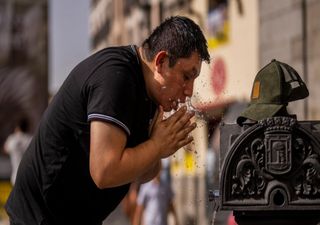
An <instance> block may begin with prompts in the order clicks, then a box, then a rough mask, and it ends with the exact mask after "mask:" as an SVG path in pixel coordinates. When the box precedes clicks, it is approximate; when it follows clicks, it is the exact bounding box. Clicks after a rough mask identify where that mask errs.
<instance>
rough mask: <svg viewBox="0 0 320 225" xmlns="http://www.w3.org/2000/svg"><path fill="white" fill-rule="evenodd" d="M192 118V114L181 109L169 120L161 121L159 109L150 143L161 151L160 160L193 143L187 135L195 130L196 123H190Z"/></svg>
mask: <svg viewBox="0 0 320 225" xmlns="http://www.w3.org/2000/svg"><path fill="white" fill-rule="evenodd" d="M193 116H194V113H193V112H187V108H186V107H182V108H180V109H179V110H178V111H177V112H175V113H174V114H173V115H172V116H170V117H169V118H167V119H163V109H162V107H161V106H160V107H159V111H158V113H157V115H156V119H155V120H154V124H153V126H152V129H151V135H150V141H152V142H153V143H154V145H155V146H156V148H157V149H158V150H159V151H161V152H160V156H161V158H166V157H168V156H170V155H172V154H174V153H175V152H176V151H177V150H178V149H179V148H181V147H183V146H185V145H187V144H189V143H190V142H192V141H193V137H192V136H190V135H189V134H190V132H191V131H193V130H194V129H195V128H196V123H191V118H192V117H193Z"/></svg>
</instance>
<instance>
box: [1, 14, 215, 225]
mask: <svg viewBox="0 0 320 225" xmlns="http://www.w3.org/2000/svg"><path fill="white" fill-rule="evenodd" d="M209 60H210V55H209V53H208V49H207V42H206V40H205V38H204V35H203V33H202V31H201V30H200V28H199V26H198V25H197V24H195V23H194V22H193V21H192V20H190V19H188V18H186V17H181V16H175V17H170V18H168V19H166V20H165V21H164V22H163V23H161V24H160V25H159V26H158V27H157V28H156V29H155V30H154V31H153V32H152V33H151V35H150V36H149V37H148V38H147V39H146V40H145V41H144V42H143V44H142V46H140V47H138V46H134V45H130V46H117V47H109V48H105V49H102V50H100V51H98V52H96V53H95V54H93V55H92V56H89V57H88V58H87V59H85V60H84V61H82V62H81V63H79V64H78V65H77V66H76V67H75V68H74V69H73V70H72V71H71V73H70V74H69V76H68V77H67V79H66V80H65V82H64V83H63V85H62V86H61V88H60V90H59V91H58V92H57V94H56V95H55V96H54V98H53V99H52V101H51V102H50V104H49V106H48V108H47V110H46V112H45V113H44V115H43V117H42V120H41V122H40V124H39V128H38V131H37V133H36V135H35V138H34V141H33V142H32V143H31V145H30V147H29V148H28V150H27V151H26V152H25V154H24V157H23V159H22V161H21V163H20V168H19V170H18V174H17V179H16V184H15V186H14V188H13V190H12V192H11V194H10V196H9V198H8V201H7V203H6V210H7V212H8V215H9V217H10V222H11V224H12V225H17V224H19V225H21V224H46V225H54V224H55V225H65V224H67V225H70V224H86V225H87V224H90V225H97V224H101V223H102V221H103V220H104V219H105V218H106V217H107V216H108V215H109V214H110V213H111V212H112V211H113V210H114V209H115V208H116V206H117V205H118V204H119V203H120V202H121V200H122V199H123V197H124V196H125V195H126V193H127V191H128V189H129V186H130V183H132V182H135V181H137V180H138V181H139V182H147V181H149V180H151V179H152V178H153V177H154V176H155V175H156V174H158V171H159V167H160V160H161V159H162V158H166V157H168V156H170V155H172V154H174V153H175V152H176V151H177V150H178V149H180V148H181V147H183V146H185V145H187V144H188V143H190V142H191V141H192V140H193V139H192V137H191V136H188V135H189V133H190V132H191V131H192V130H193V129H194V128H195V127H196V124H195V123H192V122H191V121H190V120H191V118H192V117H193V116H194V113H190V112H187V109H186V107H182V108H180V109H179V110H178V109H177V108H178V103H179V102H182V103H183V102H185V99H186V97H191V96H192V92H193V84H194V81H195V79H196V78H197V77H198V75H199V73H200V69H201V63H202V61H206V62H209ZM171 110H177V111H176V112H175V113H174V114H173V115H172V116H170V117H169V118H167V119H163V114H164V112H169V111H171ZM156 111H157V112H156ZM152 119H153V120H152ZM150 121H153V122H152V123H151V122H150ZM150 125H151V127H150Z"/></svg>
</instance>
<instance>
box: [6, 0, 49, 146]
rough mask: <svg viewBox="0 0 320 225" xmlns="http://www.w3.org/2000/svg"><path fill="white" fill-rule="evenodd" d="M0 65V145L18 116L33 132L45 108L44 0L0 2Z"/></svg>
mask: <svg viewBox="0 0 320 225" xmlns="http://www.w3.org/2000/svg"><path fill="white" fill-rule="evenodd" d="M0 65H1V67H0V79H1V82H0V108H1V113H0V123H1V128H0V136H1V138H0V139H1V140H0V146H2V143H3V141H4V139H5V138H6V137H7V135H8V134H9V133H10V132H11V131H12V130H13V127H14V126H15V123H16V122H17V120H19V118H20V117H27V118H28V119H29V122H30V124H31V132H33V131H34V130H35V128H36V126H37V124H38V122H39V120H40V117H41V115H42V113H43V111H44V109H45V108H46V106H47V102H48V85H47V78H48V75H47V74H48V73H47V1H46V0H37V1H34V0H1V1H0ZM8 118H9V119H8Z"/></svg>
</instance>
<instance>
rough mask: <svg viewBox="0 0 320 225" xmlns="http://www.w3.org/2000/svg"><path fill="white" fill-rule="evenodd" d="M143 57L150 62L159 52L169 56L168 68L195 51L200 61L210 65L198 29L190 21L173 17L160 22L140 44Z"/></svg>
mask: <svg viewBox="0 0 320 225" xmlns="http://www.w3.org/2000/svg"><path fill="white" fill-rule="evenodd" d="M142 46H143V49H144V53H145V56H146V58H147V60H148V61H152V60H153V59H154V57H155V55H156V54H157V53H158V52H159V51H167V52H168V54H169V66H173V65H174V64H175V63H176V62H177V59H178V58H188V57H189V56H190V55H191V54H192V52H194V51H197V52H198V53H199V55H200V58H201V60H204V61H206V62H207V63H210V55H209V53H208V46H207V41H206V39H205V37H204V35H203V33H202V31H201V29H200V27H199V26H198V25H197V24H195V23H194V22H193V21H192V20H191V19H189V18H187V17H183V16H173V17H170V18H168V19H166V20H165V21H164V22H162V23H161V24H160V25H159V26H158V27H157V28H156V29H155V30H154V31H153V32H152V33H151V35H150V36H149V37H148V38H147V39H146V40H145V41H144V42H143V43H142Z"/></svg>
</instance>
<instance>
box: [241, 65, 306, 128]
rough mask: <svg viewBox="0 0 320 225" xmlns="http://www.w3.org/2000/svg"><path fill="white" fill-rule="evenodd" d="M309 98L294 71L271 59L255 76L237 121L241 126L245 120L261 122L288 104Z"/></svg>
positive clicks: (302, 83)
mask: <svg viewBox="0 0 320 225" xmlns="http://www.w3.org/2000/svg"><path fill="white" fill-rule="evenodd" d="M308 96H309V91H308V88H307V86H306V85H305V83H304V82H303V81H302V79H301V77H300V76H299V74H298V73H297V71H296V70H295V69H293V68H292V67H291V66H289V65H288V64H285V63H283V62H279V61H277V60H275V59H273V60H272V61H271V62H270V63H269V64H268V65H266V66H265V67H263V68H262V69H261V70H260V71H259V72H258V74H257V75H256V77H255V79H254V82H253V87H252V91H251V101H250V104H249V105H248V107H247V108H246V109H245V110H244V111H243V112H242V113H241V114H240V116H239V117H238V119H237V123H238V124H240V125H241V124H242V123H243V122H244V121H245V120H246V119H251V120H255V121H258V120H261V119H264V118H267V117H272V116H274V115H275V114H276V113H277V112H279V111H280V110H281V109H283V108H285V107H286V106H287V105H288V102H291V101H296V100H299V99H303V98H306V97H308Z"/></svg>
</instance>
